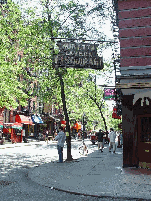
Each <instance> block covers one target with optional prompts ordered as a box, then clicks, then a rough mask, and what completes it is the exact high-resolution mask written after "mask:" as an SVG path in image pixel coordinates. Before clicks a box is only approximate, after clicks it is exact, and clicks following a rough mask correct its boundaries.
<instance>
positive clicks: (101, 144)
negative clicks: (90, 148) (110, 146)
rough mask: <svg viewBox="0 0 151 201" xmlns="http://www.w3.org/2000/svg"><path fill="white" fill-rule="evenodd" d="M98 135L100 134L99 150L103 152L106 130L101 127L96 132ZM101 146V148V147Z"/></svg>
mask: <svg viewBox="0 0 151 201" xmlns="http://www.w3.org/2000/svg"><path fill="white" fill-rule="evenodd" d="M96 136H98V150H101V152H103V136H104V132H103V131H102V130H101V129H100V130H99V132H98V133H96ZM100 147H101V149H100Z"/></svg>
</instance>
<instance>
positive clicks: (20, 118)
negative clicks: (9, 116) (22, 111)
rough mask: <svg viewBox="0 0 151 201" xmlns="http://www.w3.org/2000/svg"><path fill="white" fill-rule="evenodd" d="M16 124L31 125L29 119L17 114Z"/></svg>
mask: <svg viewBox="0 0 151 201" xmlns="http://www.w3.org/2000/svg"><path fill="white" fill-rule="evenodd" d="M15 121H16V122H17V123H22V124H29V125H33V123H32V120H31V117H29V116H24V115H19V114H17V115H16V117H15Z"/></svg>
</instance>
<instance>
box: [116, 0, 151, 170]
mask: <svg viewBox="0 0 151 201" xmlns="http://www.w3.org/2000/svg"><path fill="white" fill-rule="evenodd" d="M115 3H116V5H118V6H117V8H118V10H116V11H117V16H118V18H117V21H118V27H119V40H120V55H121V58H120V65H121V66H120V72H121V75H120V76H117V79H118V83H117V85H116V88H120V89H121V90H122V94H123V96H122V128H123V167H128V166H136V167H138V166H139V167H143V168H151V1H148V0H143V1H142V0H118V1H115Z"/></svg>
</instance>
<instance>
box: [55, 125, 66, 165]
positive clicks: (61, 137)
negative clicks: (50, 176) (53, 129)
mask: <svg viewBox="0 0 151 201" xmlns="http://www.w3.org/2000/svg"><path fill="white" fill-rule="evenodd" d="M59 130H60V131H59V133H58V135H57V136H56V137H55V140H58V143H57V149H58V154H59V163H63V147H64V143H65V140H66V135H65V133H64V132H63V127H62V126H60V127H59Z"/></svg>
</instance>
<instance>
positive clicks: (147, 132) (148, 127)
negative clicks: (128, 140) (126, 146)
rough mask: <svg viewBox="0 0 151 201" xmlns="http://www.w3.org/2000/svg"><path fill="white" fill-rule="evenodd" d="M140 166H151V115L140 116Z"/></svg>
mask: <svg viewBox="0 0 151 201" xmlns="http://www.w3.org/2000/svg"><path fill="white" fill-rule="evenodd" d="M138 157H139V166H140V167H142V168H151V115H150V114H149V115H147V114H146V115H139V116H138Z"/></svg>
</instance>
